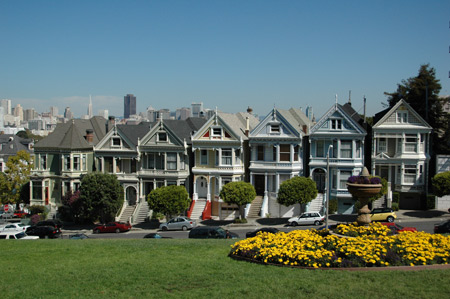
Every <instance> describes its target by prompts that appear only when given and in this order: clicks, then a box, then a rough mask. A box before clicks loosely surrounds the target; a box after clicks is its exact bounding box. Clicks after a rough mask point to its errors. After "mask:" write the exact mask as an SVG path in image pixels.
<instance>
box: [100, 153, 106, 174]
mask: <svg viewBox="0 0 450 299" xmlns="http://www.w3.org/2000/svg"><path fill="white" fill-rule="evenodd" d="M100 167H101V169H102V173H105V157H101V158H100Z"/></svg>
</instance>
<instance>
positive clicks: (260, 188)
mask: <svg viewBox="0 0 450 299" xmlns="http://www.w3.org/2000/svg"><path fill="white" fill-rule="evenodd" d="M265 184H266V180H265V177H264V176H263V175H255V191H256V195H264V191H266V186H265Z"/></svg>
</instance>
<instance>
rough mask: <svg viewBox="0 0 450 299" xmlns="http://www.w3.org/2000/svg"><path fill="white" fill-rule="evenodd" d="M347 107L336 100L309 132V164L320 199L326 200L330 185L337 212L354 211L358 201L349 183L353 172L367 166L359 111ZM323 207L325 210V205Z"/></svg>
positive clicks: (322, 209) (331, 197)
mask: <svg viewBox="0 0 450 299" xmlns="http://www.w3.org/2000/svg"><path fill="white" fill-rule="evenodd" d="M346 105H349V104H346ZM346 108H347V109H346ZM346 108H344V107H343V106H341V105H340V104H337V103H336V104H335V105H333V106H332V107H331V108H330V109H329V110H328V111H327V112H326V113H325V114H324V115H323V116H322V118H321V119H320V120H319V121H318V122H317V123H316V124H315V125H314V126H313V127H312V128H311V132H310V135H309V143H310V156H309V163H308V166H309V173H310V177H311V178H312V179H313V180H314V181H315V182H316V184H317V189H318V191H319V195H318V198H317V199H319V201H320V202H323V204H325V203H326V200H327V199H326V193H327V192H326V191H327V188H329V191H330V192H329V194H330V200H333V199H334V200H337V203H338V213H341V214H350V213H352V212H353V206H354V203H355V201H354V200H353V199H352V196H351V194H350V193H349V192H348V191H347V185H346V183H347V179H348V178H349V177H350V176H352V175H358V174H359V173H360V172H361V170H362V168H363V167H364V138H365V136H366V135H367V133H366V131H365V130H364V128H363V127H362V126H361V125H360V124H359V123H358V122H357V120H356V114H355V115H350V114H349V113H348V112H347V111H349V110H353V109H350V108H351V106H350V107H346ZM358 117H359V116H358ZM327 157H329V159H328V161H329V162H328V163H327ZM327 168H329V172H328V174H327ZM327 175H328V180H327ZM327 185H328V186H327ZM317 199H316V202H317ZM314 209H316V207H314ZM320 210H321V211H324V208H323V206H322V207H320Z"/></svg>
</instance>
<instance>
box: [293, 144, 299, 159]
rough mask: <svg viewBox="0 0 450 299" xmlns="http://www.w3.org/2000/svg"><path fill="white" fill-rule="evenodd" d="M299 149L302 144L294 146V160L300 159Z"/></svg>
mask: <svg viewBox="0 0 450 299" xmlns="http://www.w3.org/2000/svg"><path fill="white" fill-rule="evenodd" d="M299 150H300V146H299V145H298V144H297V145H296V146H294V161H299Z"/></svg>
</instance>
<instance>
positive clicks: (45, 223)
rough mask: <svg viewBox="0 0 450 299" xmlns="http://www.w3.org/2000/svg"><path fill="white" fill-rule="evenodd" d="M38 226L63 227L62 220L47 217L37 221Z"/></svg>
mask: <svg viewBox="0 0 450 299" xmlns="http://www.w3.org/2000/svg"><path fill="white" fill-rule="evenodd" d="M36 226H53V227H54V228H59V229H61V228H62V222H61V221H60V220H58V219H47V220H43V221H39V222H38V223H36Z"/></svg>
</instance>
